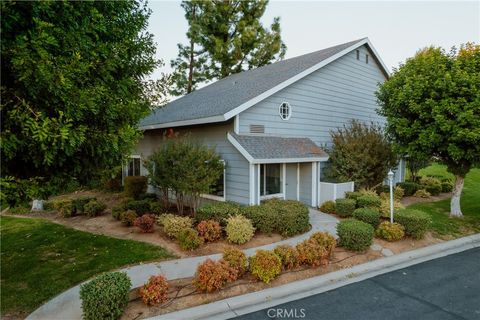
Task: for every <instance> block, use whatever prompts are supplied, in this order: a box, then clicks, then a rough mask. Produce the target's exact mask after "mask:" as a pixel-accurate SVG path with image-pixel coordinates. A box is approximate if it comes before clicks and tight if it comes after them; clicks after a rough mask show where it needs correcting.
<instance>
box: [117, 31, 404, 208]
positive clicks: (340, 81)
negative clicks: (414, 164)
mask: <svg viewBox="0 0 480 320" xmlns="http://www.w3.org/2000/svg"><path fill="white" fill-rule="evenodd" d="M388 74H389V73H388V70H387V68H386V66H385V65H384V63H383V62H382V60H381V58H380V57H379V56H378V54H377V52H376V51H375V49H374V47H373V46H372V44H371V43H370V41H369V40H368V38H364V39H360V40H356V41H352V42H348V43H344V44H340V45H337V46H334V47H330V48H327V49H323V50H320V51H316V52H312V53H309V54H305V55H302V56H299V57H296V58H292V59H287V60H283V61H279V62H276V63H273V64H271V65H267V66H264V67H261V68H257V69H253V70H249V71H245V72H242V73H239V74H235V75H231V76H229V77H227V78H224V79H222V80H219V81H217V82H214V83H212V84H210V85H208V86H206V87H204V88H201V89H199V90H197V91H195V92H192V93H190V94H188V95H185V96H183V97H181V98H179V99H177V100H174V101H172V102H170V103H169V104H167V105H166V106H165V107H164V108H162V109H159V110H156V111H155V112H153V113H152V114H151V115H149V116H148V117H146V118H145V119H143V120H142V121H141V124H140V129H142V130H144V137H143V139H142V140H141V141H140V142H139V144H138V145H137V147H136V151H135V154H134V155H132V158H131V161H130V163H129V164H128V165H127V167H126V168H125V170H124V171H125V172H124V174H125V175H138V174H145V169H144V168H143V167H142V164H141V163H142V161H141V159H142V158H144V157H147V156H149V155H150V154H151V153H152V152H153V151H154V150H155V149H157V148H158V147H159V145H160V144H161V143H162V135H163V133H164V132H165V130H170V131H171V130H173V131H174V132H178V133H180V134H182V133H187V132H189V133H191V136H192V137H194V138H196V139H199V140H200V141H202V142H203V143H204V144H206V145H209V146H211V147H215V148H216V151H217V152H218V153H219V154H220V155H221V157H222V159H223V160H224V161H225V170H224V175H223V176H222V177H221V179H220V180H219V181H218V182H217V185H216V186H214V188H213V190H214V191H213V192H212V194H210V195H204V197H205V198H209V199H214V200H219V201H234V202H238V203H242V204H258V203H260V201H261V200H263V199H268V198H272V197H280V198H284V199H294V200H300V201H302V202H304V203H306V204H308V205H310V206H317V205H319V202H320V198H321V197H320V192H321V191H320V188H319V185H320V179H321V176H322V174H321V173H322V172H321V170H322V167H323V165H322V164H323V163H324V162H325V161H327V160H328V154H327V153H325V152H324V151H323V150H322V148H321V146H323V145H329V144H331V141H330V134H329V131H330V130H332V129H336V128H338V127H341V126H343V125H344V124H346V123H348V122H349V121H350V120H351V119H358V120H361V121H366V122H370V121H375V122H380V123H383V122H384V121H385V120H384V119H383V118H382V117H380V116H378V115H377V113H376V112H375V109H376V108H377V104H376V99H375V95H374V92H375V91H376V89H377V85H378V83H381V82H383V81H384V80H385V79H386V78H387V77H388ZM404 171H405V170H403V164H402V165H400V166H399V168H398V169H397V174H396V176H397V177H396V180H397V181H400V180H403V175H404Z"/></svg>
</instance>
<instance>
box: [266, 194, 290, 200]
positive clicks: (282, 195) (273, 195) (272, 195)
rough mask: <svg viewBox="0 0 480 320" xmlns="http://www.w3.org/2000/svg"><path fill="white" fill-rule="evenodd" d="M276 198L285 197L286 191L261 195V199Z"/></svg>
mask: <svg viewBox="0 0 480 320" xmlns="http://www.w3.org/2000/svg"><path fill="white" fill-rule="evenodd" d="M274 198H281V199H284V198H285V195H284V193H273V194H268V195H266V196H260V200H268V199H274Z"/></svg>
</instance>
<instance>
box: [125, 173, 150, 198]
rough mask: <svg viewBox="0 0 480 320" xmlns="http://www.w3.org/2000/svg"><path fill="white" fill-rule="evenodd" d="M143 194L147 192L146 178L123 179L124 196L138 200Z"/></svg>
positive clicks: (131, 177)
mask: <svg viewBox="0 0 480 320" xmlns="http://www.w3.org/2000/svg"><path fill="white" fill-rule="evenodd" d="M145 192H147V177H143V176H130V177H125V195H126V196H127V197H130V198H133V199H137V200H138V199H139V198H140V196H141V195H142V194H144V193H145Z"/></svg>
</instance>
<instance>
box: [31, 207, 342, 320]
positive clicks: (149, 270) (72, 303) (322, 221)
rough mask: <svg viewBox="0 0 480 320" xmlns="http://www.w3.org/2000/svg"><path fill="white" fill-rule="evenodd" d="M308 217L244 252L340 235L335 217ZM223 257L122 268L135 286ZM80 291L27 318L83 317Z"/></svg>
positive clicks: (174, 276)
mask: <svg viewBox="0 0 480 320" xmlns="http://www.w3.org/2000/svg"><path fill="white" fill-rule="evenodd" d="M309 218H310V224H311V225H312V229H311V230H310V231H309V232H307V233H304V234H302V235H299V236H296V237H292V238H289V239H286V240H282V241H279V242H275V243H271V244H268V245H264V246H260V247H256V248H250V249H246V250H244V252H245V254H246V255H247V256H251V255H254V254H255V251H256V250H259V249H265V250H271V249H273V248H275V247H276V246H278V245H280V244H290V245H293V246H294V245H296V244H297V243H299V242H301V241H303V240H305V239H306V238H308V237H310V235H311V234H312V233H314V232H317V231H326V232H329V233H331V234H333V235H334V236H335V237H337V233H336V225H337V223H338V220H337V219H336V218H335V217H333V216H331V215H327V214H324V213H321V212H319V211H317V210H314V209H310V212H309ZM221 256H222V255H221V254H212V255H208V256H200V257H191V258H183V259H177V260H169V261H163V262H154V263H147V264H140V265H137V266H133V267H129V268H125V269H122V270H120V271H124V272H126V273H127V274H128V276H129V277H130V279H131V281H132V287H133V288H135V287H139V286H141V285H143V284H144V283H145V282H147V280H148V278H150V276H152V275H157V274H163V275H164V276H166V277H167V279H168V280H174V279H181V278H188V277H192V276H193V275H194V274H195V271H196V269H197V265H198V264H199V263H201V262H203V261H204V260H205V259H207V258H210V259H213V260H217V259H220V258H221ZM79 293H80V285H78V286H75V287H73V288H71V289H68V290H67V291H65V292H63V293H61V294H60V295H58V296H57V297H55V298H53V299H52V300H50V301H49V302H47V303H46V304H44V305H43V306H41V307H40V308H38V309H37V310H35V311H34V312H33V313H32V314H30V315H29V316H28V317H27V319H28V320H34V319H35V320H37V319H45V320H46V319H48V320H53V319H69V320H70V319H71V320H74V319H75V320H76V319H81V318H82V309H81V301H80V294H79Z"/></svg>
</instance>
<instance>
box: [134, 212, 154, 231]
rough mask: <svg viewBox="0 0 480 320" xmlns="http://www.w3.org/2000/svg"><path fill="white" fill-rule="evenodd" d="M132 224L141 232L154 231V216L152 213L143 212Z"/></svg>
mask: <svg viewBox="0 0 480 320" xmlns="http://www.w3.org/2000/svg"><path fill="white" fill-rule="evenodd" d="M133 225H134V226H135V227H138V228H139V229H140V231H142V232H143V233H152V232H153V231H155V216H154V215H152V214H144V215H143V216H141V217H138V218H136V219H135V221H134V222H133Z"/></svg>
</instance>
